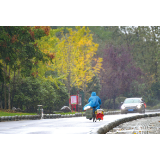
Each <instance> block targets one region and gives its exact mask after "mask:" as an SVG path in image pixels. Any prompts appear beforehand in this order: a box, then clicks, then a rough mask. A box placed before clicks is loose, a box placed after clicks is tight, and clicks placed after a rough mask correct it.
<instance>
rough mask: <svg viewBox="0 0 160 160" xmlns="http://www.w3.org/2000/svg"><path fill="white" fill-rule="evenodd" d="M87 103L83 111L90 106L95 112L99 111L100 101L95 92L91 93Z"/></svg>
mask: <svg viewBox="0 0 160 160" xmlns="http://www.w3.org/2000/svg"><path fill="white" fill-rule="evenodd" d="M88 102H89V103H88V104H86V105H85V106H84V107H83V110H84V108H85V107H87V106H91V107H92V108H93V109H95V111H96V110H97V109H100V105H101V99H100V98H99V97H98V96H97V95H96V92H92V93H91V97H90V98H89V99H88Z"/></svg>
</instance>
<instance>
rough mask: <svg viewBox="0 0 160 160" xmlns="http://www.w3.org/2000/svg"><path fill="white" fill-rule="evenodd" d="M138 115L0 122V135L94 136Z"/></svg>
mask: <svg viewBox="0 0 160 160" xmlns="http://www.w3.org/2000/svg"><path fill="white" fill-rule="evenodd" d="M152 113H153V112H152ZM138 114H139V113H129V114H124V115H123V114H122V115H121V114H119V115H105V116H104V120H103V121H97V122H93V121H92V120H88V119H86V117H72V118H59V119H41V120H21V121H7V122H0V134H96V132H97V130H98V129H99V128H100V127H103V126H104V125H107V124H108V123H110V122H112V121H115V120H116V119H121V118H123V117H130V116H134V115H138ZM147 114H148V113H147Z"/></svg>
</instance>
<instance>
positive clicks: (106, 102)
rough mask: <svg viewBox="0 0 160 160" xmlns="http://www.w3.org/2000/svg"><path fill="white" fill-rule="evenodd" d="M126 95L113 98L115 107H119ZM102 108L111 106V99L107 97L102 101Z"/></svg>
mask: <svg viewBox="0 0 160 160" xmlns="http://www.w3.org/2000/svg"><path fill="white" fill-rule="evenodd" d="M126 98H127V97H117V98H116V99H115V109H119V108H120V106H121V102H124V100H125V99H126ZM104 108H107V109H111V108H113V99H107V100H106V101H105V102H104Z"/></svg>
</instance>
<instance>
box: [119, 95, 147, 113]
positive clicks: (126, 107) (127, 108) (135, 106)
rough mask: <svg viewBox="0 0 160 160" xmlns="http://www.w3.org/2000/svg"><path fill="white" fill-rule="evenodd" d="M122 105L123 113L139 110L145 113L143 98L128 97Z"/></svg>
mask: <svg viewBox="0 0 160 160" xmlns="http://www.w3.org/2000/svg"><path fill="white" fill-rule="evenodd" d="M121 103H123V104H122V105H121V114H125V113H131V112H139V113H145V105H144V101H143V99H142V98H126V99H125V101H124V102H121Z"/></svg>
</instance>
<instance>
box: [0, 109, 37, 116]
mask: <svg viewBox="0 0 160 160" xmlns="http://www.w3.org/2000/svg"><path fill="white" fill-rule="evenodd" d="M15 115H17V116H22V115H37V113H21V112H19V113H9V112H3V111H1V110H0V116H15Z"/></svg>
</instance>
